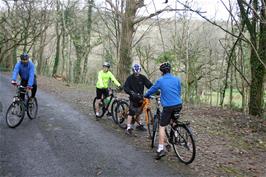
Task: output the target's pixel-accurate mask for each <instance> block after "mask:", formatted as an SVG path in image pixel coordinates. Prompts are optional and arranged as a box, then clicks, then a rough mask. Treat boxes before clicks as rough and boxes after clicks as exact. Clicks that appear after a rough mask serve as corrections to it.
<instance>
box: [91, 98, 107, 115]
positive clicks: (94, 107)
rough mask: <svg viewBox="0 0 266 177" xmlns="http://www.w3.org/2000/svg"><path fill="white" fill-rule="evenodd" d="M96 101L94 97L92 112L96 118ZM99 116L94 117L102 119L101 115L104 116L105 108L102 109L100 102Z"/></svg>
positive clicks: (102, 104)
mask: <svg viewBox="0 0 266 177" xmlns="http://www.w3.org/2000/svg"><path fill="white" fill-rule="evenodd" d="M96 99H97V97H95V98H94V100H93V111H94V115H95V116H96V105H95V104H96ZM99 113H100V114H99V116H96V117H97V118H102V117H103V115H104V113H105V108H104V103H103V102H102V101H101V102H100V103H99Z"/></svg>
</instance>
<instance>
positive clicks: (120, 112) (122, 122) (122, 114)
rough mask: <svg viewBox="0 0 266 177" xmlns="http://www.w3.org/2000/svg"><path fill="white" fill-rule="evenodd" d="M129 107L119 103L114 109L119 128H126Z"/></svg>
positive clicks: (121, 102)
mask: <svg viewBox="0 0 266 177" xmlns="http://www.w3.org/2000/svg"><path fill="white" fill-rule="evenodd" d="M128 110H129V105H128V103H127V102H125V101H120V102H119V103H118V104H117V106H116V108H115V115H116V116H115V117H116V122H117V124H118V126H119V127H120V128H123V129H126V128H127V121H126V120H127V116H128Z"/></svg>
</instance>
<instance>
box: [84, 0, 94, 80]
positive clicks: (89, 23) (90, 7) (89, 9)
mask: <svg viewBox="0 0 266 177" xmlns="http://www.w3.org/2000/svg"><path fill="white" fill-rule="evenodd" d="M93 3H94V0H88V19H87V33H88V34H87V39H88V40H87V43H88V52H87V53H90V48H91V46H90V42H91V25H92V18H91V17H92V7H93ZM87 72H88V54H86V55H85V58H84V66H83V79H82V80H83V82H85V81H86V76H87Z"/></svg>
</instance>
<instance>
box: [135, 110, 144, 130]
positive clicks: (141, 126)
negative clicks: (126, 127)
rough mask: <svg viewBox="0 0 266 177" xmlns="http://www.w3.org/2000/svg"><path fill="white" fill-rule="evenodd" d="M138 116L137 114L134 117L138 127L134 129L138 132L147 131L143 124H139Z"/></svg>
mask: <svg viewBox="0 0 266 177" xmlns="http://www.w3.org/2000/svg"><path fill="white" fill-rule="evenodd" d="M140 115H141V114H138V115H137V116H136V122H137V123H138V125H137V126H136V129H137V130H140V131H146V130H147V129H146V128H145V127H144V125H143V123H141V120H140Z"/></svg>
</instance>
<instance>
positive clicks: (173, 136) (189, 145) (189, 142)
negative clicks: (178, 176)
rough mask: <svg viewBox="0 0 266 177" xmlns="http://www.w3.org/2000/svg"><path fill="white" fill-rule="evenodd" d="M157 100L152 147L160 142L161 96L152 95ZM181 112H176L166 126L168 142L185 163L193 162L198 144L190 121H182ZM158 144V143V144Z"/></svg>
mask: <svg viewBox="0 0 266 177" xmlns="http://www.w3.org/2000/svg"><path fill="white" fill-rule="evenodd" d="M151 98H152V99H155V100H156V114H155V115H154V126H153V132H152V142H151V147H152V148H153V147H155V144H156V143H157V142H158V138H159V136H158V129H159V121H160V117H161V111H160V98H159V97H153V96H152V97H151ZM179 119H180V114H179V112H174V113H173V115H172V118H171V122H170V125H168V126H167V127H166V128H165V134H166V138H167V141H168V142H167V143H169V144H171V145H172V147H173V149H174V152H175V155H176V156H177V158H178V159H179V160H180V161H181V162H182V163H184V164H190V163H192V162H193V160H194V159H195V156H196V145H195V140H194V138H193V134H192V130H191V128H190V122H188V121H180V120H179ZM157 145H158V144H157Z"/></svg>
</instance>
